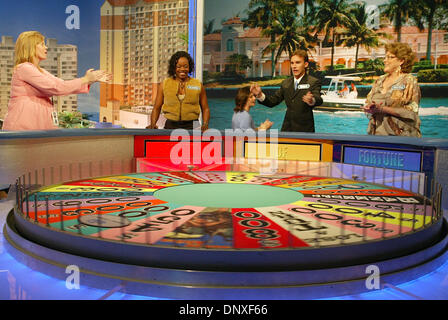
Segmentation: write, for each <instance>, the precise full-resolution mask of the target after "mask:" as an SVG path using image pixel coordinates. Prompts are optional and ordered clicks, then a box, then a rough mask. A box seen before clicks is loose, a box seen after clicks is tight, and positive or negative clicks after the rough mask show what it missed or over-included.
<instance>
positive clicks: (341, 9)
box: [315, 0, 350, 70]
mask: <svg viewBox="0 0 448 320" xmlns="http://www.w3.org/2000/svg"><path fill="white" fill-rule="evenodd" d="M318 4H319V7H318V8H317V9H316V13H315V21H316V25H315V36H317V34H318V33H319V32H322V31H323V32H325V37H324V40H323V45H324V46H326V45H328V43H329V38H330V35H331V37H332V40H331V66H330V68H331V70H333V65H334V61H333V58H334V48H335V45H336V35H337V30H336V28H338V27H345V26H347V25H348V24H349V22H350V14H349V10H350V6H349V4H348V3H347V0H318Z"/></svg>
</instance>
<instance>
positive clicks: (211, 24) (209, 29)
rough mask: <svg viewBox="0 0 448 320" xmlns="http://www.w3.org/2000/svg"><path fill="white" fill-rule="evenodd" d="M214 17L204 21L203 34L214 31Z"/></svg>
mask: <svg viewBox="0 0 448 320" xmlns="http://www.w3.org/2000/svg"><path fill="white" fill-rule="evenodd" d="M214 24H215V19H211V20H208V21H207V22H206V23H204V35H206V34H211V33H213V32H214V31H215V27H214Z"/></svg>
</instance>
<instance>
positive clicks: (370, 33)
mask: <svg viewBox="0 0 448 320" xmlns="http://www.w3.org/2000/svg"><path fill="white" fill-rule="evenodd" d="M349 14H350V16H351V19H350V21H349V22H348V24H347V25H346V26H345V27H344V28H340V29H338V30H337V33H338V34H340V35H341V44H342V45H344V46H346V47H354V46H356V53H355V70H357V69H358V54H359V48H360V47H364V48H366V49H367V50H368V51H370V50H369V49H370V48H377V47H379V46H380V44H381V41H380V38H381V37H384V38H387V37H388V36H387V34H386V33H382V32H375V31H374V30H373V29H370V28H369V27H368V26H367V21H368V19H369V16H368V15H367V14H366V5H365V4H359V3H358V4H353V5H352V8H351V9H350V11H349Z"/></svg>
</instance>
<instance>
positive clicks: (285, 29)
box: [262, 8, 317, 65]
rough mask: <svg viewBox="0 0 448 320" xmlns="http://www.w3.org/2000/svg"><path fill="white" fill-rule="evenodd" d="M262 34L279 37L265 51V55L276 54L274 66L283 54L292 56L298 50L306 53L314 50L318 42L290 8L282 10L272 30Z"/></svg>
mask: <svg viewBox="0 0 448 320" xmlns="http://www.w3.org/2000/svg"><path fill="white" fill-rule="evenodd" d="M262 33H263V34H264V35H266V36H270V35H271V33H273V34H275V35H279V36H277V37H276V39H275V41H274V42H272V43H270V44H269V45H268V46H267V47H266V48H265V49H264V50H263V54H265V53H268V52H272V53H275V58H274V65H276V64H277V62H278V60H279V58H280V56H281V55H282V53H283V52H287V53H288V55H289V56H292V53H293V52H294V51H295V50H297V49H303V50H305V51H308V50H312V49H314V45H315V43H316V42H317V39H316V38H314V37H313V36H312V35H311V34H310V33H309V27H308V26H307V25H305V24H304V23H303V22H300V21H299V19H297V15H296V12H294V11H291V10H289V9H288V8H283V9H281V10H280V11H279V15H278V19H276V20H275V21H274V23H273V25H272V29H270V30H264V31H263V32H262Z"/></svg>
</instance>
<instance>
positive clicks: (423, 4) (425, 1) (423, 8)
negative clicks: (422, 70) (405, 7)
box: [413, 0, 448, 60]
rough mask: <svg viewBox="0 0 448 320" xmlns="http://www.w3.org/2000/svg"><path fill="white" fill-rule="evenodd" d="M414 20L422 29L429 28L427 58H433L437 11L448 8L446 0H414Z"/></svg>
mask: <svg viewBox="0 0 448 320" xmlns="http://www.w3.org/2000/svg"><path fill="white" fill-rule="evenodd" d="M414 8H415V9H416V10H415V11H414V12H413V20H414V22H415V23H416V25H417V27H418V28H419V29H420V30H423V29H424V27H425V25H426V26H427V28H428V38H427V43H426V60H431V46H432V31H433V29H434V26H435V25H436V23H437V21H436V16H437V13H439V12H441V11H443V10H446V9H448V2H447V1H446V0H417V1H415V2H414Z"/></svg>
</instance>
